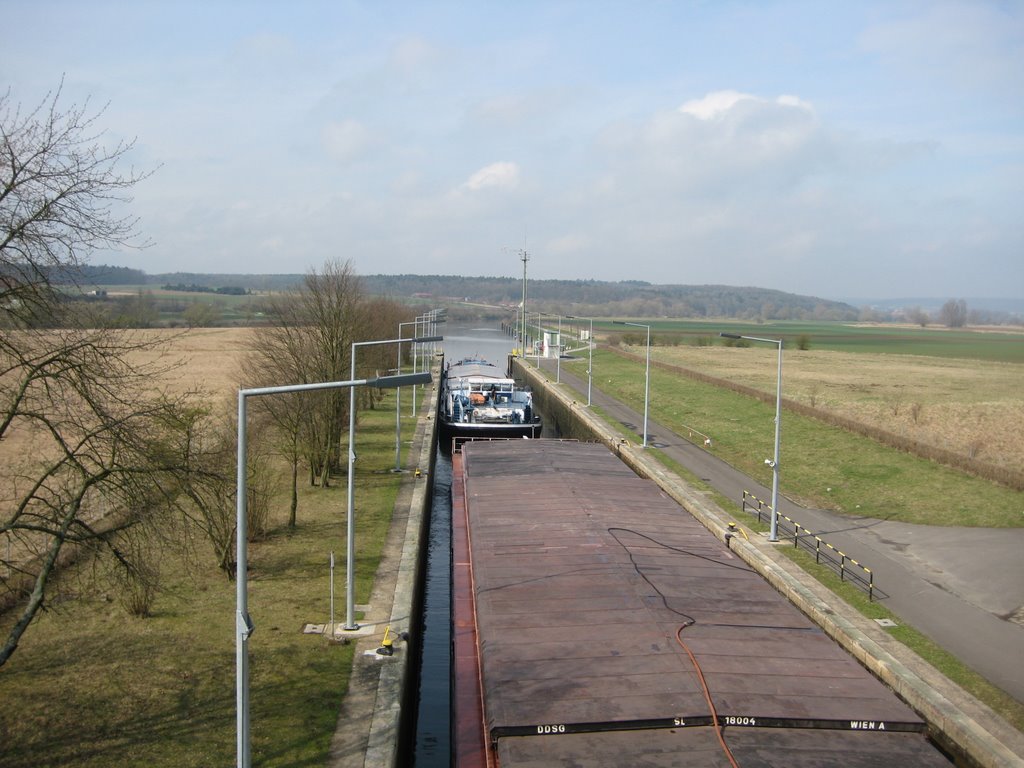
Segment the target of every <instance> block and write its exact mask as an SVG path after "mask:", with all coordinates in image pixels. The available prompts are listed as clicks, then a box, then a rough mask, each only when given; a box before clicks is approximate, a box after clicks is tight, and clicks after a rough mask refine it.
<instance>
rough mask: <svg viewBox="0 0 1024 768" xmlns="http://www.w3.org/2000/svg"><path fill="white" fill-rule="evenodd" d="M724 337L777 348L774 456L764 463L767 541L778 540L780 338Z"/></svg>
mask: <svg viewBox="0 0 1024 768" xmlns="http://www.w3.org/2000/svg"><path fill="white" fill-rule="evenodd" d="M718 335H719V336H722V337H724V338H726V339H747V340H748V341H763V342H765V343H766V344H776V345H777V346H778V348H779V362H778V373H777V374H776V379H775V457H774V458H773V459H770V460H769V459H765V463H766V464H771V467H772V515H771V525H770V527H769V531H768V541H778V540H779V473H780V472H781V471H782V468H781V467H780V465H779V452H780V445H781V438H782V339H764V338H761V337H760V336H742V335H740V334H738V333H724V332H723V333H719V334H718Z"/></svg>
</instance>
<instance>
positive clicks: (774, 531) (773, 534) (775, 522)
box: [768, 339, 782, 541]
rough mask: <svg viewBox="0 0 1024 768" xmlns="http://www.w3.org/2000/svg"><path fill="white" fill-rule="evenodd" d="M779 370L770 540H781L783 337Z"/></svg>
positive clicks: (776, 382) (780, 345) (776, 392)
mask: <svg viewBox="0 0 1024 768" xmlns="http://www.w3.org/2000/svg"><path fill="white" fill-rule="evenodd" d="M778 344H779V371H778V376H777V378H776V381H775V460H774V461H773V462H772V524H771V531H770V532H769V534H768V540H769V541H778V540H779V512H778V510H779V472H780V471H781V468H780V467H779V444H780V438H781V436H782V339H779V341H778Z"/></svg>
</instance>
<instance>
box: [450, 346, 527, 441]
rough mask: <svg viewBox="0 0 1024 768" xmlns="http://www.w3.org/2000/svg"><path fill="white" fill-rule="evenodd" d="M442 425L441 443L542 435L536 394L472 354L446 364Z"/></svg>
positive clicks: (495, 366) (493, 365)
mask: <svg viewBox="0 0 1024 768" xmlns="http://www.w3.org/2000/svg"><path fill="white" fill-rule="evenodd" d="M439 411H440V412H439V414H438V426H439V427H440V432H441V445H442V446H445V447H446V448H447V447H448V446H450V445H451V444H452V441H455V442H461V441H463V440H473V439H479V438H503V437H504V438H508V437H528V438H535V437H540V434H541V429H542V428H543V424H542V422H541V417H540V414H538V413H537V411H536V410H535V409H534V407H533V394H532V393H531V392H530V390H529V389H524V388H522V387H519V386H517V385H516V382H515V380H514V379H513V378H512V376H510V375H508V374H507V373H506V372H504V371H502V370H501V369H500V368H499V367H498V366H497V365H495V364H493V363H490V362H488V361H486V360H481V359H479V358H475V357H471V358H465V359H463V360H458V361H455V362H453V363H451V364H450V365H447V366H445V369H444V375H443V377H442V381H441V398H440V404H439Z"/></svg>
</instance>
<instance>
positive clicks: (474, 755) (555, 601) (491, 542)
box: [452, 439, 949, 768]
mask: <svg viewBox="0 0 1024 768" xmlns="http://www.w3.org/2000/svg"><path fill="white" fill-rule="evenodd" d="M452 496H453V511H452V527H453V538H452V541H453V563H454V566H453V567H454V571H453V625H454V626H453V632H454V644H455V650H454V653H455V657H454V672H453V673H454V676H455V684H454V709H455V712H454V735H453V741H454V750H455V764H456V765H459V766H460V768H474V767H475V766H481V767H483V766H502V768H508V767H509V766H517V767H519V766H531V767H532V766H542V765H544V766H550V765H573V766H621V765H645V766H674V765H682V764H685V765H704V766H723V767H728V766H732V768H738V767H739V766H742V767H743V768H750V767H751V766H788V767H790V768H798V767H799V766H821V765H839V764H842V765H843V766H852V767H854V768H856V767H857V766H874V765H901V766H910V767H912V768H913V767H920V768H929V767H930V766H948V765H949V762H948V760H947V759H946V758H945V756H944V755H943V754H942V753H941V752H939V751H938V749H937V748H936V747H935V746H934V745H933V744H932V743H931V742H929V741H928V739H927V738H926V736H925V735H924V732H925V730H926V724H925V723H924V721H923V720H922V719H921V718H920V717H918V716H917V715H916V714H915V713H914V712H913V711H912V710H911V709H910V708H909V707H907V706H906V705H905V704H904V703H903V702H901V701H900V700H899V699H898V698H897V697H896V695H895V694H894V693H893V692H892V691H891V690H889V689H888V688H887V687H886V686H884V685H883V684H882V683H881V682H879V681H878V680H877V679H876V678H874V677H873V676H872V675H871V674H870V673H869V672H868V671H867V670H866V669H864V668H863V667H862V666H861V665H860V664H859V663H858V662H857V661H856V660H855V659H853V658H852V657H851V656H849V655H848V654H847V653H846V652H845V651H844V650H842V649H841V648H840V647H839V646H838V645H837V644H836V643H835V642H834V641H832V640H831V639H830V638H829V637H827V636H826V635H825V634H824V633H823V632H822V631H821V630H820V629H819V628H818V627H817V626H816V625H814V624H813V623H811V622H810V621H809V620H808V619H807V618H806V617H805V616H804V615H803V614H802V613H801V612H800V611H798V610H797V609H796V608H795V607H793V606H792V605H791V604H790V603H788V602H787V601H786V600H785V599H784V598H783V597H782V596H781V595H780V594H779V593H778V592H776V591H775V590H774V589H773V588H772V587H771V586H770V585H768V584H767V583H766V582H765V581H764V580H763V579H762V578H761V577H760V576H759V575H758V574H757V573H756V572H754V571H753V570H752V569H750V567H749V566H747V565H746V564H745V563H744V562H743V561H742V560H740V559H739V558H737V557H736V556H735V555H734V553H732V552H730V551H729V550H728V548H726V547H725V546H724V545H723V544H722V543H721V542H720V541H719V540H718V539H717V538H715V537H714V536H713V535H712V534H711V533H709V532H708V531H707V530H706V529H705V528H704V527H703V526H702V525H701V524H700V523H699V522H697V521H696V520H695V519H694V518H693V517H692V516H691V515H689V514H688V513H687V512H686V511H685V510H684V509H682V508H681V507H680V506H679V505H678V504H676V502H674V501H673V500H672V499H670V498H669V497H668V496H666V495H665V494H663V493H662V492H661V491H660V490H659V489H658V488H657V486H656V485H655V484H654V483H652V482H650V481H647V480H643V479H641V478H639V477H638V476H637V475H635V474H634V473H633V472H632V471H631V470H630V469H629V468H628V467H626V466H625V465H624V464H623V463H622V462H620V461H619V460H618V459H616V457H615V456H614V455H612V454H611V453H610V452H609V451H608V449H607V448H605V447H604V446H602V445H600V444H596V443H575V442H560V441H555V440H543V439H542V440H529V441H526V440H512V441H507V442H506V443H501V442H489V443H480V444H477V443H468V444H466V445H464V446H463V449H462V453H461V454H457V455H455V456H453V478H452Z"/></svg>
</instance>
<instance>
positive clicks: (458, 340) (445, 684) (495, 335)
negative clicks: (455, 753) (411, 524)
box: [413, 323, 515, 768]
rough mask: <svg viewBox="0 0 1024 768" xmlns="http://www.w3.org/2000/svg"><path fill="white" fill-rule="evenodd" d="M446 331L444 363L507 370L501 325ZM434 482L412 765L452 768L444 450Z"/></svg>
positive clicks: (507, 343)
mask: <svg viewBox="0 0 1024 768" xmlns="http://www.w3.org/2000/svg"><path fill="white" fill-rule="evenodd" d="M442 328H443V329H444V353H445V360H446V361H455V360H460V359H462V358H464V357H470V356H473V357H481V358H483V359H484V360H487V361H489V362H491V363H494V364H495V365H497V366H498V367H500V368H502V369H504V368H505V365H506V363H507V361H508V355H509V354H510V353H511V351H512V347H513V346H514V345H515V342H514V340H513V339H512V337H510V336H506V335H504V334H503V333H502V332H501V331H500V330H499V329H498V327H497V323H495V324H494V325H493V326H483V325H481V326H479V327H458V326H456V327H450V328H444V326H442ZM432 480H433V484H434V494H433V497H432V500H431V510H430V526H429V530H430V534H429V540H428V543H427V564H426V575H425V582H424V594H423V630H422V637H421V638H420V640H421V642H420V648H421V655H420V662H419V696H418V697H417V710H416V733H415V744H414V750H413V764H414V765H415V766H417V768H450V766H451V763H452V746H451V644H452V632H451V573H452V547H451V531H452V528H451V522H452V463H451V458H450V457H449V456H446V455H445V454H444V453H443V452H441V451H438V454H437V463H436V465H435V467H434V474H433V477H432Z"/></svg>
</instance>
